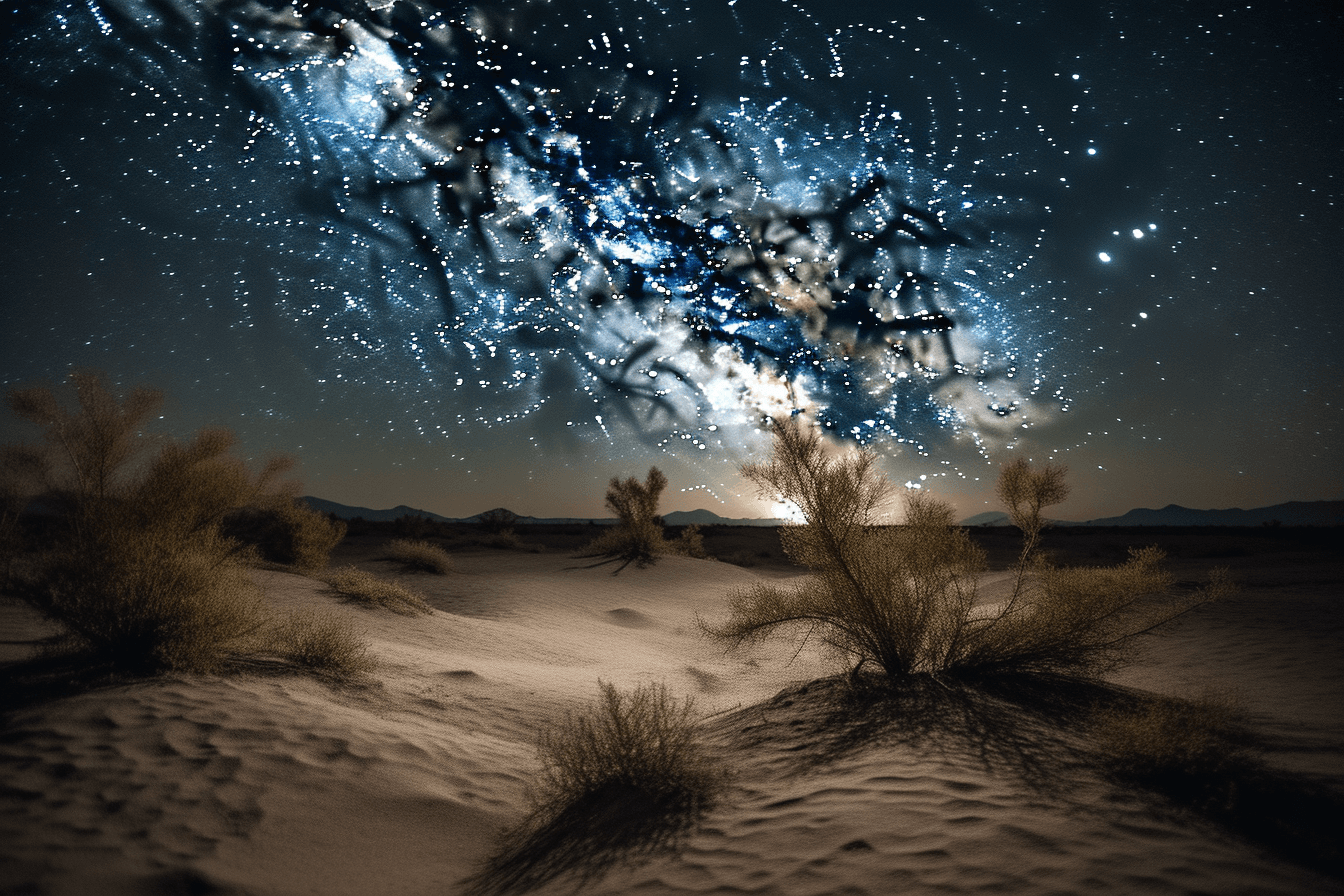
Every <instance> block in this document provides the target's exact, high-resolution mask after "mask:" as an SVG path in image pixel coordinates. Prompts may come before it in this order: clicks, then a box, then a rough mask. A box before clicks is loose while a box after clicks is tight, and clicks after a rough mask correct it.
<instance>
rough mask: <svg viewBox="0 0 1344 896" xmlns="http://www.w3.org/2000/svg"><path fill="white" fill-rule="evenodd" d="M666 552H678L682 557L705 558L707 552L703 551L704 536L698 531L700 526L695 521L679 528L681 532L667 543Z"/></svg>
mask: <svg viewBox="0 0 1344 896" xmlns="http://www.w3.org/2000/svg"><path fill="white" fill-rule="evenodd" d="M667 545H668V552H669V553H672V554H679V555H681V556H682V557H693V558H695V559H696V560H707V559H709V554H708V553H706V551H705V536H704V535H703V534H702V533H701V532H700V527H699V526H698V525H696V524H695V523H691V524H690V525H689V526H687V527H686V528H684V529H682V530H681V534H680V535H678V536H677V537H676V538H674V539H673V540H671V541H669V542H668V543H667Z"/></svg>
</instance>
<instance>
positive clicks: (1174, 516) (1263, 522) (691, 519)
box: [302, 496, 1344, 526]
mask: <svg viewBox="0 0 1344 896" xmlns="http://www.w3.org/2000/svg"><path fill="white" fill-rule="evenodd" d="M302 500H303V501H306V502H307V503H308V506H309V507H311V508H313V509H314V510H317V511H320V512H322V513H334V514H335V515H336V516H338V517H340V518H341V519H346V520H349V519H354V518H355V517H363V518H364V519H366V520H379V521H388V520H395V519H397V518H398V517H403V516H419V517H424V518H425V519H430V520H436V521H438V522H441V523H476V522H480V519H481V517H482V516H485V515H486V514H489V513H497V512H500V511H504V509H503V508H496V509H495V510H493V511H490V510H487V511H483V512H481V513H478V514H476V515H475V516H467V517H447V516H440V515H439V514H437V513H430V512H429V511H428V510H417V509H416V508H414V507H407V506H406V505H405V504H399V505H397V506H396V507H393V508H391V509H390V510H374V509H372V508H369V507H351V506H350V505H348V504H338V503H336V502H335V501H327V500H325V499H323V498H314V497H311V496H308V497H304V498H303V499H302ZM504 512H506V513H507V512H508V511H504ZM517 521H518V524H519V525H522V526H526V525H530V524H532V525H534V524H551V525H559V524H565V523H595V524H597V525H610V524H612V523H614V522H615V520H613V519H610V518H607V519H587V518H575V517H534V516H518V520H517ZM663 522H664V523H666V524H667V525H669V526H688V525H691V524H692V523H694V524H697V525H700V526H778V525H780V523H782V522H783V520H777V519H730V518H728V517H722V516H719V515H718V514H717V513H714V512H713V511H710V510H674V511H672V512H671V513H665V514H663ZM1051 522H1052V523H1053V524H1054V525H1056V526H1270V525H1283V526H1341V525H1344V501H1289V502H1288V503H1286V504H1275V505H1274V506H1273V507H1259V508H1256V509H1254V510H1242V509H1240V508H1233V509H1231V510H1191V509H1190V508H1189V507H1182V506H1180V505H1179V504H1168V505H1167V506H1166V507H1163V508H1162V509H1161V510H1149V509H1146V508H1145V509H1137V510H1131V511H1130V512H1129V513H1126V514H1125V515H1124V516H1108V517H1105V518H1103V519H1099V520H1087V521H1085V522H1073V521H1070V520H1052V521H1051ZM960 525H962V526H1007V525H1010V524H1009V522H1008V515H1007V514H1006V513H1002V512H1000V511H987V512H985V513H978V514H976V515H975V516H972V517H968V518H967V519H964V520H962V521H961V523H960Z"/></svg>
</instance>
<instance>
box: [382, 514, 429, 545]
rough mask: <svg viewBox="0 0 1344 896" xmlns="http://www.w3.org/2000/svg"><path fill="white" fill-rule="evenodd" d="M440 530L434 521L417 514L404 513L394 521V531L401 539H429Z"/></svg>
mask: <svg viewBox="0 0 1344 896" xmlns="http://www.w3.org/2000/svg"><path fill="white" fill-rule="evenodd" d="M438 528H439V527H438V525H437V524H436V523H435V522H434V520H431V519H430V518H429V517H425V516H420V515H419V514H416V513H404V514H402V515H401V516H399V517H397V518H396V519H395V520H393V521H392V531H394V532H396V533H397V535H398V536H400V537H401V538H412V539H419V538H428V537H429V536H430V535H433V534H434V532H435V531H437V530H438Z"/></svg>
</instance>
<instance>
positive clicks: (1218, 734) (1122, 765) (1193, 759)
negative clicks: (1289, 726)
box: [1093, 696, 1250, 803]
mask: <svg viewBox="0 0 1344 896" xmlns="http://www.w3.org/2000/svg"><path fill="white" fill-rule="evenodd" d="M1093 735H1094V737H1095V739H1096V742H1097V744H1098V748H1099V750H1100V753H1101V758H1102V762H1103V764H1104V766H1105V767H1106V769H1107V770H1108V771H1109V772H1110V773H1111V774H1112V775H1114V776H1115V777H1117V778H1119V779H1121V780H1124V781H1129V782H1133V783H1137V784H1141V785H1143V786H1145V787H1149V788H1152V789H1155V790H1159V791H1162V792H1164V793H1167V794H1168V795H1170V796H1172V797H1174V798H1177V799H1180V800H1182V801H1186V802H1195V803H1206V802H1209V801H1214V802H1225V801H1226V800H1228V799H1230V798H1231V794H1230V793H1228V792H1227V791H1228V788H1229V787H1230V786H1232V784H1231V782H1232V779H1233V778H1234V777H1236V776H1237V775H1238V774H1239V773H1241V772H1243V771H1244V769H1245V767H1246V766H1247V764H1248V763H1249V761H1250V754H1249V752H1248V751H1247V750H1246V749H1245V747H1244V746H1243V744H1244V742H1245V740H1246V737H1247V735H1246V732H1245V727H1244V725H1243V723H1242V721H1241V719H1240V717H1239V714H1238V713H1237V712H1236V710H1235V709H1234V708H1233V706H1232V705H1231V703H1229V702H1228V701H1227V700H1225V699H1220V698H1218V697H1214V696H1205V697H1203V698H1201V699H1199V700H1178V699H1175V698H1171V697H1152V698H1149V699H1146V700H1144V701H1142V702H1141V703H1139V704H1137V705H1134V706H1127V707H1124V708H1116V709H1111V710H1107V711H1105V712H1103V713H1101V714H1100V715H1099V716H1098V717H1097V719H1096V720H1095V722H1094V725H1093Z"/></svg>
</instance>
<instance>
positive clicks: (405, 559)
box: [387, 538, 453, 576]
mask: <svg viewBox="0 0 1344 896" xmlns="http://www.w3.org/2000/svg"><path fill="white" fill-rule="evenodd" d="M387 556H388V559H390V560H395V561H397V562H398V563H401V564H402V565H404V566H406V567H408V568H410V569H419V570H423V571H424V572H432V573H437V574H439V575H441V576H442V575H447V574H448V572H449V571H450V570H451V569H452V568H453V560H452V558H451V557H449V556H448V554H447V552H446V551H444V549H443V548H441V547H439V546H438V545H436V544H432V543H430V542H428V541H411V540H409V539H405V538H398V539H396V540H395V541H392V542H390V543H389V544H388V546H387Z"/></svg>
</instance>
